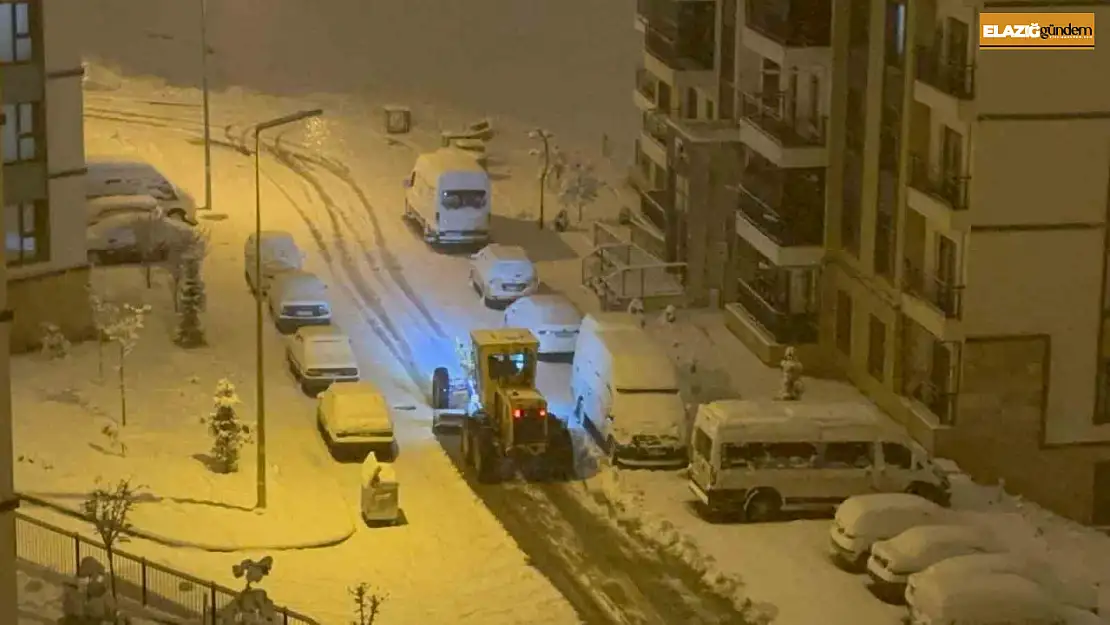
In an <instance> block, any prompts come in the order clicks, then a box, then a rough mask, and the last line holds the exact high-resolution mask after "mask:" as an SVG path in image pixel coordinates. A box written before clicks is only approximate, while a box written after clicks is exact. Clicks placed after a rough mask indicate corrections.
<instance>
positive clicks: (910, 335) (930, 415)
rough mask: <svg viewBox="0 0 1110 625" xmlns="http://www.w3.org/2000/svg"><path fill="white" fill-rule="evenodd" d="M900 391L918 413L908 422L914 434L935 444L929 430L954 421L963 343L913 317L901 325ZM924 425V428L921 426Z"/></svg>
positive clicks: (912, 412)
mask: <svg viewBox="0 0 1110 625" xmlns="http://www.w3.org/2000/svg"><path fill="white" fill-rule="evenodd" d="M901 334H902V336H901V346H900V349H899V350H898V351H899V353H900V354H901V361H902V384H901V389H900V390H901V393H902V396H903V397H905V398H906V400H907V401H906V402H905V403H906V406H907V407H908V408H909V411H910V414H911V415H913V416H914V417H916V418H915V419H913V420H911V421H910V422H909V423H905V425H907V426H908V427H909V429H910V431H911V433H912V434H914V437H915V438H917V439H918V440H921V441H922V442H923V443H927V444H926V446H927V447H932V445H931V444H928V443H935V440H932V439H933V436H932V435H931V434H929V433H927V432H932V431H935V430H936V428H937V427H938V426H951V425H953V424H954V423H955V420H956V413H957V408H958V399H959V381H960V370H961V362H962V354H963V350H962V345H961V343H959V342H957V341H943V340H941V339H939V338H937V337H936V336H935V335H933V334H932V333H931V332H929V331H928V330H927V329H926V328H924V327H923V326H921V325H920V324H918V323H915V322H914V321H913V320H909V319H907V320H906V322H905V323H904V324H903V326H902V333H901ZM922 426H924V428H922Z"/></svg>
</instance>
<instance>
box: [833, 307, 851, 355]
mask: <svg viewBox="0 0 1110 625" xmlns="http://www.w3.org/2000/svg"><path fill="white" fill-rule="evenodd" d="M836 348H837V349H838V350H840V352H841V353H843V354H844V355H845V356H851V355H852V296H851V295H848V294H847V293H846V292H844V291H838V292H837V294H836Z"/></svg>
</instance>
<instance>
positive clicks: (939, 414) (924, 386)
mask: <svg viewBox="0 0 1110 625" xmlns="http://www.w3.org/2000/svg"><path fill="white" fill-rule="evenodd" d="M902 393H903V394H904V395H905V396H906V397H909V398H911V399H913V400H915V401H917V402H918V403H920V404H921V405H923V406H925V407H926V408H928V409H929V412H931V413H933V415H934V416H936V418H937V421H939V422H940V424H941V425H952V424H954V423H955V421H956V400H957V398H958V397H959V393H956V392H954V391H947V390H944V389H941V388H940V387H938V386H937V385H936V384H933V383H932V382H929V381H927V380H925V381H920V382H914V381H913V380H912V378H910V379H908V380H907V383H906V384H905V387H904V388H903V389H902Z"/></svg>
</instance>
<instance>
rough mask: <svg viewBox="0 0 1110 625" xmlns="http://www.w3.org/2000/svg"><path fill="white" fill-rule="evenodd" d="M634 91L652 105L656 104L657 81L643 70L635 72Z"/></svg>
mask: <svg viewBox="0 0 1110 625" xmlns="http://www.w3.org/2000/svg"><path fill="white" fill-rule="evenodd" d="M636 91H637V92H639V94H640V95H642V96H644V99H645V100H647V101H648V102H651V103H652V104H657V103H658V97H657V96H658V94H659V79H658V78H656V77H655V76H653V75H652V73H651V72H649V71H647V70H646V69H644V68H642V67H641V68H640V69H638V70H636Z"/></svg>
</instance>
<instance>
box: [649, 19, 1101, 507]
mask: <svg viewBox="0 0 1110 625" xmlns="http://www.w3.org/2000/svg"><path fill="white" fill-rule="evenodd" d="M688 4H699V3H697V2H695V3H688V2H684V1H680V0H673V1H672V2H670V3H667V2H663V1H662V0H659V3H656V4H652V3H649V2H645V1H641V3H640V4H639V11H640V13H639V17H638V20H637V24H638V28H641V29H642V30H643V31H644V33H645V56H644V66H643V68H642V69H641V71H640V74H639V77H638V80H637V89H636V93H635V94H634V96H633V98H634V100H635V102H636V105H637V106H638V107H640V108H641V109H644V110H645V111H646V113H645V117H644V119H645V124H644V131H643V132H642V133H641V136H640V138H639V141H638V154H639V156H638V158H637V167H636V168H635V169H636V173H635V174H634V176H633V179H634V180H635V181H636V182H637V184H638V187H639V189H640V194H641V198H642V207H643V208H642V211H641V212H642V213H643V215H644V219H643V220H642V221H644V222H646V223H650V224H652V225H653V226H654V227H653V228H651V229H653V230H655V231H656V232H655V234H656V236H657V237H658V238H659V239H661V240H662V244H661V246H660V248H661V249H663V250H664V251H665V252H666V253H667V255H668V256H669V258H668V260H674V261H680V262H685V263H687V291H688V296H689V297H690V299H691V300H692V302H694V303H696V304H706V303H713V304H716V303H718V302H719V303H720V305H721V306H722V308H723V314H724V315H725V318H726V320H727V321H728V323H729V325H730V327H731V328H732V329H733V330H734V332H736V334H737V335H738V336H740V337H741V338H742V339H743V340H744V341H745V343H747V344H748V345H749V347H751V348H752V349H753V351H754V352H755V353H756V354H758V355H759V356H760V357H761V358H763V359H764V360H765V361H766V362H768V363H773V362H775V361H777V360H778V358H779V357H780V356H781V352H782V350H783V349H784V348H785V346H787V345H795V346H798V347H800V352H801V354H802V357H803V360H804V361H805V362H806V364H807V366H808V368H810V369H811V370H826V371H831V372H835V373H837V374H840V375H845V376H846V377H848V378H849V379H850V380H851V381H852V382H853V383H854V384H855V385H856V386H858V387H859V388H860V389H861V390H863V391H864V392H866V393H867V394H868V395H869V396H871V397H872V398H873V399H874V400H875V401H876V403H878V404H879V405H880V406H882V407H883V408H884V409H885V410H886V411H887V412H889V413H890V414H891V415H893V416H894V417H895V418H896V419H898V420H899V421H901V422H902V423H903V424H904V425H905V426H906V427H907V429H908V430H909V431H910V432H911V433H912V434H913V435H914V436H915V438H917V439H918V440H919V441H920V442H921V443H922V444H924V445H925V446H926V447H928V448H929V449H931V450H932V451H933V452H935V453H937V454H938V455H941V456H945V457H949V458H952V459H954V460H955V461H956V462H957V463H959V464H960V465H961V466H962V467H963V468H964V469H965V470H967V471H968V472H969V473H970V474H971V475H973V476H974V477H975V478H976V479H978V480H980V481H983V482H996V481H1000V480H1001V481H1004V482H1005V484H1006V487H1007V489H1009V490H1011V491H1015V492H1018V493H1021V494H1023V495H1025V496H1027V497H1029V498H1031V499H1033V500H1035V501H1037V502H1039V503H1042V504H1043V505H1046V506H1048V507H1049V508H1051V509H1053V510H1055V511H1057V512H1059V513H1062V514H1065V515H1067V516H1069V517H1071V518H1074V519H1076V520H1079V521H1082V522H1086V523H1092V524H1097V525H1110V373H1108V372H1110V336H1108V335H1107V334H1106V333H1105V332H1104V326H1105V323H1106V319H1110V312H1108V311H1110V271H1108V269H1107V263H1108V260H1107V259H1108V258H1110V244H1108V241H1110V239H1108V232H1110V231H1108V229H1107V215H1108V212H1110V198H1108V193H1110V83H1108V82H1107V81H1106V80H1104V79H1103V78H1104V77H1105V76H1108V75H1110V49H1108V48H1107V47H1106V46H1103V47H1101V48H1096V49H1095V50H1091V51H1050V50H1023V51H1016V50H989V51H983V50H979V49H978V44H979V37H978V30H979V22H980V14H982V13H989V12H1021V11H1024V12H1035V13H1045V12H1090V11H1095V12H1098V14H1099V15H1098V16H1097V17H1096V22H1099V23H1101V20H1106V19H1107V18H1108V17H1110V7H1106V6H1105V5H1104V4H1101V3H1079V4H1081V5H1082V6H1076V5H1074V4H1073V5H1065V4H1062V3H1058V4H1052V3H1047V4H1046V3H1045V2H1044V1H1043V0H1042V1H1041V2H1037V3H1025V2H1023V1H1021V0H1007V1H1006V2H1002V3H996V4H992V3H990V2H986V3H980V4H976V3H975V2H971V1H965V0H913V2H910V1H909V0H901V1H893V0H835V1H834V2H832V3H831V5H832V6H831V11H830V10H829V8H828V6H827V5H826V7H825V8H822V7H821V6H820V4H810V2H809V1H808V0H776V1H774V2H755V1H754V0H747V1H745V0H717V2H715V3H712V4H713V5H714V9H713V11H714V15H715V22H716V23H715V25H714V33H715V41H716V45H715V46H714V49H713V59H712V61H713V62H712V68H713V70H712V72H711V73H710V72H709V70H708V69H706V68H707V67H708V66H709V64H708V63H700V64H694V63H692V62H690V61H689V60H688V59H687V57H688V56H689V50H691V45H692V44H685V47H684V46H683V45H680V44H681V41H682V36H683V33H684V32H685V33H692V31H694V30H695V29H693V27H691V26H689V24H690V22H691V21H692V20H691V19H690V18H686V20H687V21H686V22H683V21H682V19H681V16H682V15H689V14H690V12H691V9H688V8H685V5H688ZM706 4H708V3H706ZM667 7H670V8H667ZM702 10H707V9H702ZM674 15H678V16H680V18H678V19H671V18H670V17H669V16H674ZM684 23H685V24H687V26H686V30H685V31H684V30H683V29H682V25H683V24H684ZM653 33H655V34H656V35H657V36H656V41H655V43H652V44H650V45H649V42H650V41H652V36H653ZM659 35H661V38H662V39H663V40H664V41H666V42H670V44H671V45H670V46H669V47H668V46H666V45H661V44H660V43H658V39H659V38H660V37H659ZM660 50H662V52H661V51H660ZM668 50H669V51H671V52H672V54H671V56H670V57H668V56H667V55H666V54H665V52H667V51H668ZM678 52H683V53H684V54H685V56H683V54H678ZM676 57H677V60H676ZM683 59H686V60H683ZM664 96H666V97H664ZM695 98H696V99H695ZM695 102H696V103H697V104H698V106H696V107H695V106H691V104H693V103H695ZM641 229H648V227H644V228H641Z"/></svg>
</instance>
